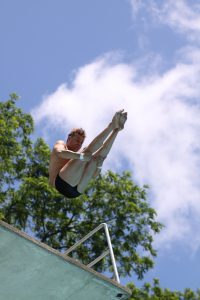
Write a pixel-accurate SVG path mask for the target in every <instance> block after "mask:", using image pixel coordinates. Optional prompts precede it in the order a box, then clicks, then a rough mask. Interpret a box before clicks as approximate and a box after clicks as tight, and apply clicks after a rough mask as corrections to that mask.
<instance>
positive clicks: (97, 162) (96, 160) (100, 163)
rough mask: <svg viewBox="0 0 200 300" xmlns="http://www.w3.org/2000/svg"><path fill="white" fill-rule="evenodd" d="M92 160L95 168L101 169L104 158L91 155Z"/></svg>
mask: <svg viewBox="0 0 200 300" xmlns="http://www.w3.org/2000/svg"><path fill="white" fill-rule="evenodd" d="M92 159H93V160H94V161H95V162H96V164H97V167H101V166H102V164H103V162H104V160H105V159H106V156H101V155H93V156H92Z"/></svg>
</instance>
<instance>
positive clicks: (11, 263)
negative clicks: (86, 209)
mask: <svg viewBox="0 0 200 300" xmlns="http://www.w3.org/2000/svg"><path fill="white" fill-rule="evenodd" d="M130 296H131V292H130V290H129V289H128V288H126V287H123V286H121V285H120V284H119V283H118V282H117V281H116V280H113V279H110V278H107V277H106V276H104V275H102V274H100V273H98V272H96V271H94V270H93V269H92V268H91V267H89V266H85V265H83V264H82V263H81V262H79V261H77V260H75V259H73V258H70V257H69V256H67V255H66V254H65V253H61V252H59V251H57V250H55V249H53V248H51V247H49V246H47V245H46V244H44V243H41V242H39V241H38V240H36V239H34V238H32V237H30V236H29V235H27V234H26V233H24V232H22V231H20V230H18V229H16V228H15V227H13V226H11V225H9V224H7V223H5V222H3V221H0V300H117V299H118V300H128V299H129V298H130Z"/></svg>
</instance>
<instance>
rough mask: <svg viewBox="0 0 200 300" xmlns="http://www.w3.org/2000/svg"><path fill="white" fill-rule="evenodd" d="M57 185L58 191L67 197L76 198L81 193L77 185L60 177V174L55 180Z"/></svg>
mask: <svg viewBox="0 0 200 300" xmlns="http://www.w3.org/2000/svg"><path fill="white" fill-rule="evenodd" d="M55 187H56V189H57V191H58V192H60V193H61V194H62V195H64V196H65V197H67V198H76V197H79V196H80V195H81V193H79V192H78V191H77V186H71V185H70V184H68V183H67V182H65V181H64V180H63V179H62V178H60V176H59V174H58V175H57V177H56V180H55Z"/></svg>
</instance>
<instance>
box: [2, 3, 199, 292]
mask: <svg viewBox="0 0 200 300" xmlns="http://www.w3.org/2000/svg"><path fill="white" fill-rule="evenodd" d="M199 20H200V3H198V1H189V0H188V1H186V0H177V1H172V0H168V1H158V0H157V1H156V0H155V1H154V0H149V1H145V0H132V1H131V0H117V1H116V0H109V1H107V0H106V1H105V0H101V1H97V0H84V1H77V0H68V1H65V0H59V1H53V0H43V1H39V0H35V1H25V0H18V1H11V0H0V38H1V47H0V85H1V89H0V96H1V100H6V99H7V98H8V96H9V94H10V93H11V92H16V93H17V94H18V95H20V96H21V100H20V101H19V105H20V106H21V107H22V108H23V109H24V110H25V111H26V112H29V113H31V114H32V115H33V117H34V120H35V126H36V130H35V137H40V136H42V137H43V138H44V139H45V140H46V142H47V143H48V144H49V145H50V147H52V145H53V143H54V141H55V139H64V138H65V137H66V134H67V131H68V130H69V129H71V128H72V127H74V126H82V127H84V128H85V129H86V131H87V133H88V141H89V140H90V139H91V138H93V137H94V136H95V135H96V134H97V133H98V132H99V131H100V130H101V129H103V128H104V127H105V126H106V125H107V123H108V122H109V121H110V119H111V117H112V115H113V113H114V112H115V110H117V109H120V108H124V109H125V110H127V111H128V121H127V124H126V127H125V129H124V131H123V132H121V133H120V136H119V138H118V139H117V141H116V143H115V145H114V147H113V149H112V154H110V156H109V157H108V159H107V161H106V163H105V164H104V168H103V171H106V170H107V169H108V168H109V169H112V170H113V171H117V172H121V171H123V170H130V171H131V172H132V173H133V179H134V180H135V181H136V182H137V183H138V184H140V185H142V184H144V183H147V184H149V185H150V186H151V192H150V195H149V199H150V201H151V205H152V206H153V207H154V208H155V209H156V210H157V212H158V218H159V220H160V221H161V222H162V223H164V224H165V229H164V230H163V231H162V233H161V234H159V236H157V237H155V247H156V248H157V249H158V257H157V259H156V261H155V268H154V269H153V270H152V271H150V272H149V273H148V274H147V275H146V276H145V278H144V281H143V282H146V281H151V280H152V278H154V277H157V278H160V282H161V286H162V287H166V288H170V289H179V290H183V289H184V288H186V287H190V288H192V289H197V288H199V287H200V279H199V278H200V276H199V269H200V234H199V231H200V230H199V229H200V183H199V177H200V176H199V175H200V168H199V166H200V154H199V149H200V141H199V132H200V118H199V115H200V114H199V113H200V104H199V103H200V101H199V99H200V84H199V78H200V38H199V36H200V21H199ZM125 161H126V163H124V162H125ZM131 280H133V281H134V282H135V283H136V284H137V285H141V284H142V283H143V282H138V281H137V280H136V279H135V276H134V274H133V277H132V278H126V279H123V280H122V283H123V284H125V283H127V282H128V281H131Z"/></svg>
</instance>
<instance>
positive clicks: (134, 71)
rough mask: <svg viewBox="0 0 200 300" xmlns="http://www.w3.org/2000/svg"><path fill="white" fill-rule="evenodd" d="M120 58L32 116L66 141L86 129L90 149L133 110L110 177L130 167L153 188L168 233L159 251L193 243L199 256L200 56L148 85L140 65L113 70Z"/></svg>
mask: <svg viewBox="0 0 200 300" xmlns="http://www.w3.org/2000/svg"><path fill="white" fill-rule="evenodd" d="M113 55H114V54H113V53H111V54H110V55H107V56H105V57H101V58H99V59H98V60H96V61H94V62H93V63H91V64H89V65H86V66H84V67H82V68H81V69H79V70H78V71H77V73H76V76H75V78H74V81H73V84H72V86H71V87H68V86H67V85H66V84H63V85H61V86H60V87H58V89H57V90H56V91H55V92H54V93H53V94H51V95H48V96H45V97H44V99H43V103H42V104H41V105H40V106H39V107H37V108H35V109H34V110H33V111H32V114H33V116H34V119H35V122H36V124H37V125H38V126H41V124H43V126H44V124H46V125H45V126H46V129H48V130H49V132H53V130H54V128H55V127H59V128H60V130H61V131H62V133H64V132H65V131H66V130H69V129H70V128H71V127H74V126H82V127H84V128H85V129H86V131H87V133H88V138H87V141H88V142H89V141H90V140H91V139H92V138H93V137H95V135H96V134H97V133H98V132H99V131H100V130H102V129H103V128H104V127H105V126H106V125H107V124H108V122H109V121H110V120H111V118H112V115H113V114H114V112H115V111H116V110H118V109H120V108H124V109H125V110H127V111H128V121H127V124H126V126H125V130H124V131H122V132H121V133H120V134H119V136H118V137H117V140H116V143H115V145H114V147H113V149H112V150H111V153H110V155H109V156H108V158H107V161H106V163H105V165H104V170H106V169H107V168H110V169H112V170H113V171H119V170H120V169H121V170H123V169H124V166H123V164H124V159H126V161H127V162H128V169H130V170H131V171H132V172H133V175H134V178H135V179H136V180H137V181H138V182H139V183H140V184H143V183H148V184H150V186H151V191H152V205H153V206H154V207H155V208H156V210H157V211H158V216H159V218H160V220H161V221H162V222H164V223H165V225H166V228H165V230H164V231H163V233H162V234H160V235H159V236H158V239H159V240H158V243H160V245H163V243H170V242H172V241H176V240H184V241H186V238H187V240H189V241H190V240H191V238H194V239H195V247H196V248H198V247H199V246H200V241H199V239H198V235H199V233H198V230H197V228H198V229H199V226H200V224H199V223H200V221H199V220H200V201H199V200H200V185H199V177H200V168H199V166H200V140H199V132H200V108H199V104H198V103H199V102H198V101H199V100H198V99H199V97H200V89H199V82H198V80H199V77H200V60H197V59H196V58H197V57H200V51H198V49H193V48H185V49H184V51H182V53H181V56H180V57H181V58H183V56H184V60H183V59H182V60H181V61H180V62H178V63H177V64H176V66H174V68H172V69H171V70H168V71H167V72H165V73H163V74H161V75H158V74H157V73H156V72H154V73H153V74H149V75H148V76H145V77H144V76H141V74H140V73H139V72H138V67H139V65H138V63H137V64H135V63H133V64H132V65H127V64H125V63H121V62H119V61H118V62H117V61H115V62H113V63H110V61H111V59H110V58H111V56H113ZM194 58H195V59H194ZM156 59H157V58H155V60H156ZM159 60H160V58H159ZM152 64H153V59H152ZM140 67H141V66H140ZM148 68H150V66H148ZM154 68H155V66H154V67H153V69H152V70H154ZM194 100H195V101H194ZM46 132H47V131H46ZM50 135H51V133H50ZM191 220H192V221H191ZM195 236H196V238H195Z"/></svg>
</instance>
